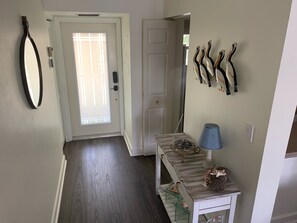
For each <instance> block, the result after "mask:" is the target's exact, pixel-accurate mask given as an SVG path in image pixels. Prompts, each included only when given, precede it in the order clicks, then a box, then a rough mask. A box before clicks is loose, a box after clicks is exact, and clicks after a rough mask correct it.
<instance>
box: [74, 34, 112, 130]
mask: <svg viewBox="0 0 297 223" xmlns="http://www.w3.org/2000/svg"><path fill="white" fill-rule="evenodd" d="M73 44H74V54H75V65H76V75H77V87H78V94H79V107H80V122H81V125H94V124H105V123H110V122H111V113H110V97H109V88H110V87H109V82H108V60H107V58H108V57H107V45H106V33H73Z"/></svg>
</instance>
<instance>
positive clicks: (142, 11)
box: [43, 0, 163, 155]
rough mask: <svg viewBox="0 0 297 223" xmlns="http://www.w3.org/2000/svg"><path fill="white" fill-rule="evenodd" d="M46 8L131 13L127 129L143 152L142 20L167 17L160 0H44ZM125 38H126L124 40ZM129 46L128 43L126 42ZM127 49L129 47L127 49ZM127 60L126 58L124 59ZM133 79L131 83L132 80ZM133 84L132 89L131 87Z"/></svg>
mask: <svg viewBox="0 0 297 223" xmlns="http://www.w3.org/2000/svg"><path fill="white" fill-rule="evenodd" d="M43 4H44V9H45V10H46V11H68V12H105V13H129V15H130V44H131V71H130V74H129V73H127V70H125V71H124V72H126V73H124V85H125V86H124V88H126V89H124V90H125V92H124V93H125V95H124V97H125V98H126V101H125V102H124V103H125V112H126V114H125V128H126V129H125V130H126V136H128V137H130V139H129V140H130V141H131V144H132V147H133V148H132V149H133V150H134V151H132V153H134V154H135V155H136V154H139V153H141V152H142V20H143V19H151V18H154V19H158V18H162V17H163V1H159V0H152V1H147V0H142V1H139V0H126V1H118V0H104V1H100V2H99V1H96V0H87V1H79V0H75V1H73V0H43ZM124 41H125V40H124ZM124 47H125V46H124ZM126 52H127V51H126ZM123 62H124V63H125V61H123ZM129 82H130V83H129ZM127 88H130V89H131V90H130V89H127Z"/></svg>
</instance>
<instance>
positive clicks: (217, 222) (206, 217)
mask: <svg viewBox="0 0 297 223" xmlns="http://www.w3.org/2000/svg"><path fill="white" fill-rule="evenodd" d="M169 185H170V184H163V185H160V187H159V188H158V192H159V195H160V198H161V200H162V202H163V205H164V207H165V209H166V212H167V214H168V216H169V219H170V221H171V222H172V223H188V222H189V219H188V217H186V218H184V217H181V215H180V214H179V215H177V216H176V213H178V211H177V210H176V208H177V207H176V205H175V203H176V202H177V201H178V199H177V198H176V197H174V196H168V194H167V193H166V192H165V189H166V188H168V186H169ZM187 211H188V212H189V210H187ZM225 214H226V213H225V211H219V212H215V213H209V214H202V215H200V216H199V223H223V222H225V221H224V216H225Z"/></svg>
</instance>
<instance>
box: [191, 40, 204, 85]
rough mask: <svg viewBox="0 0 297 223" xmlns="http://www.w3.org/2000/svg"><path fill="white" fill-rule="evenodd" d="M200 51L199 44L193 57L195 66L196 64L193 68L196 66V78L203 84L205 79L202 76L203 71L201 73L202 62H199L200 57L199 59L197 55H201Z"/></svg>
mask: <svg viewBox="0 0 297 223" xmlns="http://www.w3.org/2000/svg"><path fill="white" fill-rule="evenodd" d="M199 52H200V46H198V47H197V48H196V53H195V55H194V57H193V66H194V67H193V68H194V75H195V78H196V80H198V79H199V80H200V84H202V83H203V80H202V76H201V73H200V64H199V62H198V59H197V57H198V55H199Z"/></svg>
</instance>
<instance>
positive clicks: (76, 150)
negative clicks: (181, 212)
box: [59, 137, 170, 223]
mask: <svg viewBox="0 0 297 223" xmlns="http://www.w3.org/2000/svg"><path fill="white" fill-rule="evenodd" d="M64 153H65V156H66V159H67V169H66V175H65V181H64V188H63V194H62V201H61V207H60V215H59V223H84V222H88V223H95V222H100V223H105V222H106V223H107V222H108V223H109V222H120V223H124V222H127V223H134V222H135V223H146V222H147V223H154V222H162V223H167V222H170V220H169V218H168V216H167V213H166V211H165V209H164V207H163V205H162V202H161V200H160V198H159V197H158V196H156V194H155V186H154V184H155V157H154V156H150V157H143V156H140V157H130V155H129V153H128V150H127V148H126V145H125V142H124V140H123V138H122V137H112V138H104V139H93V140H84V141H76V142H70V143H67V144H66V146H65V148H64ZM162 170H165V168H162ZM162 181H163V183H166V182H169V181H170V177H169V175H168V173H167V172H166V171H165V172H164V173H162Z"/></svg>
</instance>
